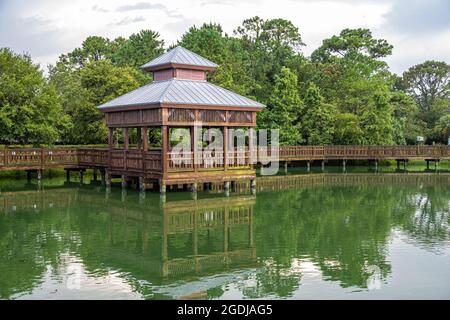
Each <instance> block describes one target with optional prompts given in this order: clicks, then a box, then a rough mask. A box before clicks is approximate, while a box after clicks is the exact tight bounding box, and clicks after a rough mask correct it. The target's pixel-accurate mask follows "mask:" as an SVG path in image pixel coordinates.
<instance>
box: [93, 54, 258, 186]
mask: <svg viewBox="0 0 450 320" xmlns="http://www.w3.org/2000/svg"><path fill="white" fill-rule="evenodd" d="M217 67H218V66H217V65H216V64H215V63H213V62H211V61H209V60H207V59H205V58H203V57H201V56H199V55H197V54H195V53H194V52H192V51H189V50H187V49H185V48H183V47H181V46H178V47H175V48H173V49H171V50H170V51H168V52H166V53H164V54H163V55H161V56H159V57H157V58H155V59H153V60H151V61H150V62H148V63H146V64H144V65H143V66H142V69H143V70H144V71H147V72H152V73H153V80H154V81H153V82H151V83H149V84H147V85H145V86H142V87H140V88H138V89H136V90H133V91H131V92H129V93H127V94H124V95H122V96H120V97H118V98H115V99H113V100H111V101H108V102H106V103H104V104H102V105H100V106H99V107H98V108H99V110H100V111H102V112H104V113H105V114H106V124H107V127H108V128H109V139H108V143H109V149H108V159H109V160H108V169H107V179H108V177H111V176H121V177H122V178H123V182H124V183H126V181H128V180H130V179H131V178H138V179H139V186H140V188H141V189H146V188H147V186H148V185H149V184H150V183H151V184H154V183H155V182H157V183H159V186H160V191H161V192H165V190H166V186H167V185H180V184H183V185H191V186H192V188H193V189H196V188H197V185H198V183H209V182H224V183H225V187H227V186H229V182H230V181H237V180H243V179H246V180H250V181H254V179H255V175H256V174H255V170H254V168H253V164H252V163H251V162H252V161H251V160H250V158H251V157H250V154H253V145H254V143H253V142H254V141H253V136H254V133H253V128H254V127H255V126H256V112H258V111H261V109H262V108H264V105H262V104H260V103H258V102H256V101H253V100H251V99H248V98H246V97H243V96H241V95H239V94H237V93H234V92H231V91H229V90H226V89H224V88H221V87H219V86H217V85H214V84H212V83H210V82H208V81H207V78H206V73H207V72H208V71H214V70H215V69H216V68H217ZM132 128H137V130H136V132H137V147H135V148H131V147H130V142H129V141H130V130H131V129H132ZM149 128H157V129H152V130H158V131H159V130H160V134H161V145H160V146H158V147H154V146H151V147H149V134H148V132H149ZM176 128H184V129H187V130H186V132H189V139H188V140H190V141H189V142H190V143H188V144H187V145H186V148H184V149H182V150H181V152H180V150H178V149H177V150H175V149H174V145H175V143H174V142H173V141H172V142H171V140H170V134H171V132H173V129H176ZM205 128H213V129H214V130H218V132H220V133H222V135H223V148H222V150H213V151H208V152H206V149H205V139H204V137H205V133H204V129H205ZM235 128H242V129H243V131H241V132H245V135H246V138H245V139H246V140H245V146H244V147H242V146H241V147H240V148H237V147H235V144H234V141H235V139H236V138H235V137H234V136H233V135H232V134H231V132H230V131H233V130H230V129H235ZM117 129H122V130H121V131H123V147H122V148H116V147H115V141H114V137H115V136H117V134H115V132H114V130H117ZM133 130H134V129H133ZM206 135H208V134H206ZM218 159H219V160H220V161H217V160H218ZM211 160H214V161H211Z"/></svg>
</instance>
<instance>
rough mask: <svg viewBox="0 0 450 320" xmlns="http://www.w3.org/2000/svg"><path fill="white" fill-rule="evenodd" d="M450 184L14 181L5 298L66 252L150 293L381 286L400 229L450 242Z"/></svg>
mask: <svg viewBox="0 0 450 320" xmlns="http://www.w3.org/2000/svg"><path fill="white" fill-rule="evenodd" d="M449 186H450V175H412V174H411V175H410V174H408V175H399V176H397V175H362V174H357V175H315V176H309V177H305V176H298V177H294V176H288V177H283V179H282V178H279V177H275V178H272V179H269V178H260V179H259V180H258V183H257V188H258V193H257V196H256V197H255V196H251V195H243V194H242V195H239V192H240V189H239V185H236V186H235V187H234V189H233V190H232V195H231V196H230V197H223V196H220V195H219V194H214V191H217V192H220V190H213V191H212V192H211V193H208V194H206V193H201V194H200V193H199V195H200V196H199V198H200V199H198V200H196V201H195V200H187V199H189V198H190V195H189V193H182V192H180V193H175V194H177V197H176V198H177V199H171V200H170V201H167V202H166V203H160V201H159V195H158V194H157V193H147V194H146V196H145V198H143V197H142V196H141V195H140V194H139V193H136V192H132V191H129V192H128V193H126V194H122V192H121V190H120V189H115V188H113V189H112V191H111V193H105V189H104V188H101V187H92V186H83V187H73V186H72V187H70V188H61V187H56V186H55V187H51V186H45V187H44V189H43V190H40V191H36V190H22V191H19V190H16V191H11V192H7V191H3V192H2V193H1V195H0V212H1V213H0V254H1V256H2V257H3V258H2V259H1V260H0V274H1V275H0V297H1V298H11V297H16V296H17V294H19V293H21V294H26V293H30V292H31V291H32V290H33V289H35V288H37V287H39V286H40V283H41V282H42V279H43V275H44V274H45V273H46V272H48V270H49V268H50V270H53V271H52V272H57V271H56V270H61V268H62V267H63V265H64V259H63V257H64V256H67V255H69V256H71V257H75V258H76V259H78V260H79V261H81V262H82V264H83V267H84V269H85V271H86V273H88V274H89V275H92V276H98V277H102V276H106V275H108V274H110V273H111V272H112V271H113V273H114V274H118V275H119V276H120V278H121V279H123V280H124V281H125V282H126V283H127V284H128V285H129V286H130V287H131V288H132V289H131V290H132V291H134V292H137V293H139V295H142V296H144V297H146V298H214V297H224V294H225V291H226V290H227V289H226V288H227V287H228V286H233V288H234V291H235V292H236V294H237V293H239V295H240V296H242V297H247V298H259V297H291V296H296V295H298V294H301V292H302V291H305V290H306V291H307V290H308V289H307V287H304V286H302V284H303V283H308V281H312V280H311V279H316V280H315V281H317V279H322V280H325V281H326V282H333V283H336V284H338V285H339V286H340V287H341V288H358V289H361V290H366V289H371V288H378V287H380V286H382V285H383V284H385V283H387V282H389V278H390V276H391V274H392V273H393V268H392V265H391V260H390V257H389V246H390V243H391V241H392V238H393V237H394V234H397V233H401V234H402V235H403V237H407V238H408V242H409V243H410V244H412V245H414V246H416V247H418V248H421V249H423V250H425V251H434V250H437V251H439V249H440V248H441V247H442V246H443V245H444V244H445V243H448V242H449V241H450V234H449V232H448V230H450V226H449V221H450V203H449V199H450V188H449ZM30 188H31V189H34V188H35V187H34V186H29V187H28V189H30ZM244 189H245V190H247V191H248V188H245V187H244V188H243V190H244ZM204 197H207V198H204ZM202 198H203V199H202ZM63 272H64V271H63ZM63 285H64V283H63Z"/></svg>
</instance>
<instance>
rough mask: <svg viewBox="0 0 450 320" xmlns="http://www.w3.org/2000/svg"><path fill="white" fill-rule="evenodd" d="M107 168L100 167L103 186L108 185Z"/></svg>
mask: <svg viewBox="0 0 450 320" xmlns="http://www.w3.org/2000/svg"><path fill="white" fill-rule="evenodd" d="M105 178H106V170H105V169H100V179H101V181H102V186H104V185H106V179H105Z"/></svg>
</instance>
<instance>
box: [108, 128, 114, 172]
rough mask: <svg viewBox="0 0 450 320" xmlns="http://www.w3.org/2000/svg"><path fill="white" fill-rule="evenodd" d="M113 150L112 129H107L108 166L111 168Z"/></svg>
mask: <svg viewBox="0 0 450 320" xmlns="http://www.w3.org/2000/svg"><path fill="white" fill-rule="evenodd" d="M113 148H114V128H109V134H108V166H109V167H111V162H112V159H111V158H112V151H113Z"/></svg>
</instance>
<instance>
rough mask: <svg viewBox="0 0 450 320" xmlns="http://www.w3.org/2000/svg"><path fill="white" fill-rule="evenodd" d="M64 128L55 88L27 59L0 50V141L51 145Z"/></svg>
mask: <svg viewBox="0 0 450 320" xmlns="http://www.w3.org/2000/svg"><path fill="white" fill-rule="evenodd" d="M66 125H67V117H65V116H64V114H63V113H62V112H61V106H60V101H59V97H58V96H57V94H56V91H55V88H54V87H53V86H51V85H49V84H48V83H47V81H46V80H45V78H44V77H43V75H42V72H41V71H40V70H39V67H38V66H37V65H34V64H33V63H32V61H31V58H30V57H29V56H26V55H19V54H15V53H13V52H12V51H11V50H9V49H7V48H3V49H0V132H1V136H0V141H1V142H2V143H5V144H11V143H20V144H33V145H39V144H41V143H46V144H53V143H54V142H56V141H57V140H58V139H59V137H60V132H61V130H62V129H63V128H64V127H65V126H66Z"/></svg>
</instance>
